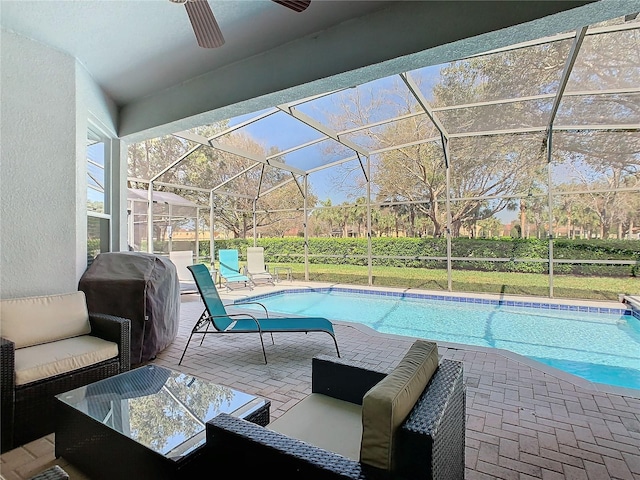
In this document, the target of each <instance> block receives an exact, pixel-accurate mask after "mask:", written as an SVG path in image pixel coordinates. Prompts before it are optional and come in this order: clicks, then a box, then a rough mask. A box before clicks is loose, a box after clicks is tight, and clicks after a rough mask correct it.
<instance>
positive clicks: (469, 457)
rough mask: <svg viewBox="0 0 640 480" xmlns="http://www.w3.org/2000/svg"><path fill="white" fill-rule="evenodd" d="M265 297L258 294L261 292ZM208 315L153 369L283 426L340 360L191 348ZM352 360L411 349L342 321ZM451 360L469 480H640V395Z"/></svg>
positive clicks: (215, 346)
mask: <svg viewBox="0 0 640 480" xmlns="http://www.w3.org/2000/svg"><path fill="white" fill-rule="evenodd" d="M263 288H266V287H260V290H258V289H256V290H254V293H255V292H256V291H259V292H262V291H264V290H263ZM201 312H202V303H201V301H200V298H199V297H198V296H197V295H184V296H183V297H182V304H181V321H180V328H179V333H178V338H177V339H176V341H175V342H173V344H172V345H171V346H170V347H169V348H167V349H166V350H165V351H163V352H162V353H161V354H160V355H159V356H158V358H157V359H156V360H154V363H158V364H161V365H164V366H167V367H169V368H173V369H175V370H180V371H183V372H185V373H189V374H193V375H196V376H198V377H201V378H205V379H207V380H210V381H212V382H216V383H221V384H225V385H228V386H230V387H232V388H235V389H238V390H243V391H246V392H248V393H252V394H255V395H259V396H262V397H266V398H269V399H270V400H271V417H272V418H277V417H278V416H280V415H281V414H282V413H283V412H285V411H286V410H287V409H289V408H290V407H292V406H293V405H295V404H296V403H297V402H298V401H299V400H300V399H302V398H304V397H305V396H306V395H308V394H309V393H310V392H311V357H313V356H314V355H319V354H325V355H335V354H336V353H335V347H334V345H333V341H332V340H331V338H330V337H329V336H328V335H326V334H322V333H311V334H302V333H295V334H278V335H275V336H274V338H275V345H272V344H271V342H270V339H269V337H268V336H265V347H266V349H267V358H268V361H269V363H268V364H267V365H265V364H264V363H263V358H262V350H261V348H260V342H259V340H258V337H257V335H253V334H247V335H238V334H235V335H209V336H208V337H207V338H206V339H205V341H204V343H203V345H202V346H200V345H199V339H198V341H192V343H191V345H190V346H189V350H188V351H187V354H186V356H185V359H184V361H183V363H182V365H178V361H179V359H180V356H181V355H182V351H183V349H184V346H185V344H186V341H187V338H188V336H189V333H190V330H191V328H192V326H193V323H194V322H195V320H196V318H197V317H198V316H199V315H200V313H201ZM335 329H336V337H337V339H338V344H339V346H340V352H341V354H342V356H343V357H345V358H349V359H357V360H361V361H363V362H366V363H368V364H370V365H372V366H379V367H381V368H391V367H392V366H393V365H394V364H395V362H397V361H398V360H399V358H400V357H402V355H403V354H404V352H405V351H406V349H407V348H408V347H409V345H410V344H411V342H412V339H411V338H407V337H400V336H393V335H384V334H379V333H376V332H373V331H371V330H369V329H367V328H366V327H360V326H356V325H353V324H346V323H340V322H336V326H335ZM439 352H440V354H441V355H442V356H443V357H446V358H451V359H454V360H460V361H462V362H464V369H465V381H466V386H467V435H466V478H467V479H468V480H474V479H493V478H499V479H519V480H525V479H534V478H541V479H545V480H554V479H589V480H606V479H624V480H634V479H635V480H640V394H637V391H630V392H628V393H629V394H627V392H625V391H622V392H621V393H618V392H617V391H616V389H613V391H616V393H612V392H601V391H597V390H595V389H594V388H593V386H592V385H591V384H589V383H588V382H585V381H581V380H578V379H575V377H571V376H569V375H566V374H562V373H560V372H558V371H556V370H553V369H549V368H545V367H542V366H540V365H539V364H537V363H535V362H531V361H528V360H526V359H524V358H523V357H519V356H517V355H512V354H506V355H505V354H504V352H502V351H498V350H492V349H484V348H473V347H464V348H458V347H457V346H445V345H439ZM53 441H54V435H49V436H47V437H45V438H42V439H39V440H37V441H35V442H32V443H30V444H28V445H25V446H24V447H21V448H17V449H15V450H12V451H10V452H7V453H5V454H3V455H2V456H1V457H0V472H1V474H2V476H3V477H4V478H6V479H7V480H14V479H27V478H29V477H31V476H32V475H34V474H36V473H39V472H41V471H42V470H44V469H46V468H48V467H50V466H52V465H54V464H58V465H60V466H62V467H63V468H64V469H65V470H66V471H67V472H68V473H69V474H70V476H71V478H72V479H84V478H86V477H84V476H83V475H82V474H81V472H79V471H77V470H76V469H75V468H74V467H73V466H72V465H69V464H68V463H67V462H65V460H64V459H55V458H54V454H53Z"/></svg>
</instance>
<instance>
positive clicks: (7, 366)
mask: <svg viewBox="0 0 640 480" xmlns="http://www.w3.org/2000/svg"><path fill="white" fill-rule="evenodd" d="M14 395H15V344H14V343H13V342H12V341H11V340H7V339H6V338H2V337H0V422H1V425H2V437H1V438H0V442H2V443H1V444H0V445H11V444H12V443H13V412H14V406H15V402H14Z"/></svg>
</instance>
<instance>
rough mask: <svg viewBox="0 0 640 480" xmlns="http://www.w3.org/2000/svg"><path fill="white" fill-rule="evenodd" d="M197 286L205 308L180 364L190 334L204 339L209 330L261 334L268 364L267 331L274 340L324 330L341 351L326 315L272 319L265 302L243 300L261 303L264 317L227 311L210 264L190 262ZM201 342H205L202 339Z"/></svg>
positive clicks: (255, 303) (261, 341)
mask: <svg viewBox="0 0 640 480" xmlns="http://www.w3.org/2000/svg"><path fill="white" fill-rule="evenodd" d="M187 268H188V269H189V270H190V271H191V274H192V275H193V278H194V280H195V282H196V285H197V287H198V291H199V292H200V296H201V297H202V301H203V303H204V305H205V309H204V311H203V312H202V315H200V318H199V319H198V321H197V322H196V324H195V326H194V327H193V329H192V330H191V335H189V340H187V345H186V346H185V347H184V351H183V352H182V357H180V361H179V362H178V365H180V364H181V363H182V359H183V358H184V354H185V353H186V351H187V348H188V347H189V343H190V342H191V337H193V335H194V334H196V333H199V334H201V335H202V340H204V337H205V335H206V334H208V333H258V334H260V343H261V344H262V354H263V355H264V363H265V364H266V363H267V353H266V351H265V349H264V341H263V339H262V335H263V334H264V333H269V334H271V342H273V334H274V333H277V332H304V333H309V332H324V333H328V334H329V335H331V338H333V342H334V343H335V346H336V353H337V354H338V357H340V350H338V342H337V340H336V336H335V333H334V331H333V324H332V323H331V322H330V321H329V320H327V319H326V318H321V317H282V318H281V317H276V318H269V313H268V311H267V309H266V307H265V306H264V305H262V304H261V303H258V302H244V303H236V304H234V306H236V305H248V304H254V305H260V306H261V307H262V308H263V309H264V312H265V316H264V317H258V316H255V315H252V314H250V313H227V310H226V308H225V305H224V304H223V303H222V300H221V299H220V295H218V290H217V289H216V286H215V284H214V283H213V280H212V279H211V275H209V271H208V270H207V267H206V266H204V265H203V264H197V265H189V266H188V267H187ZM200 344H202V341H201V342H200Z"/></svg>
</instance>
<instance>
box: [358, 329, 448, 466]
mask: <svg viewBox="0 0 640 480" xmlns="http://www.w3.org/2000/svg"><path fill="white" fill-rule="evenodd" d="M436 368H438V346H437V345H436V344H435V343H433V342H427V341H424V340H416V342H415V343H414V344H413V345H412V346H411V347H410V348H409V351H408V352H407V354H406V355H405V356H404V357H403V358H402V360H400V363H399V364H398V365H397V366H396V368H394V369H393V371H392V372H391V373H390V374H389V375H387V376H386V377H385V378H383V379H382V380H381V381H380V382H378V383H377V384H376V385H375V386H374V387H372V388H371V389H370V390H369V391H368V392H367V393H366V394H365V396H364V399H363V401H362V442H361V445H360V461H361V462H362V463H366V464H368V465H372V466H374V467H378V468H381V469H383V470H387V471H391V470H392V468H393V448H394V445H393V442H394V435H395V432H396V430H397V428H398V427H399V426H400V425H401V424H402V422H403V421H404V420H405V418H407V415H409V412H410V411H411V409H412V408H413V406H414V405H415V403H416V401H417V400H418V398H420V395H421V394H422V392H423V391H424V389H425V387H426V386H427V383H429V379H430V378H431V376H432V375H433V373H434V372H435V370H436Z"/></svg>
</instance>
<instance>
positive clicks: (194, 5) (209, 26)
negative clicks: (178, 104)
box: [170, 0, 311, 48]
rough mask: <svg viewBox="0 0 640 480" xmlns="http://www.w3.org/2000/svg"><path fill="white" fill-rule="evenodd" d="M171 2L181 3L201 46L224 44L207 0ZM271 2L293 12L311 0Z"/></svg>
mask: <svg viewBox="0 0 640 480" xmlns="http://www.w3.org/2000/svg"><path fill="white" fill-rule="evenodd" d="M170 1H171V2H173V3H183V4H184V7H185V9H186V10H187V15H189V21H191V26H192V27H193V33H195V34H196V40H197V41H198V45H200V46H201V47H203V48H216V47H220V46H222V45H224V37H223V36H222V31H221V30H220V27H219V26H218V22H217V21H216V18H215V17H214V16H213V12H212V11H211V7H210V6H209V2H208V1H207V0H170ZM271 1H272V2H275V3H279V4H280V5H284V6H285V7H287V8H290V9H291V10H293V11H295V12H302V11H304V10H305V9H306V8H307V7H308V6H309V4H310V3H311V0H271Z"/></svg>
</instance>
